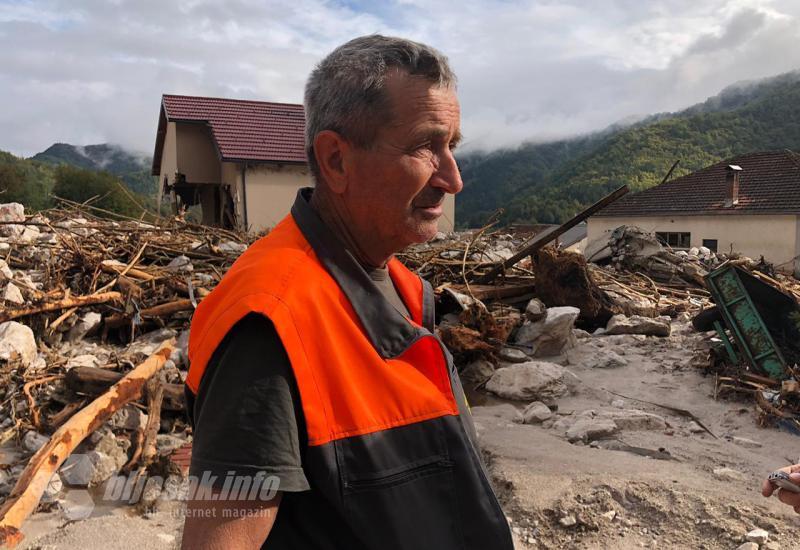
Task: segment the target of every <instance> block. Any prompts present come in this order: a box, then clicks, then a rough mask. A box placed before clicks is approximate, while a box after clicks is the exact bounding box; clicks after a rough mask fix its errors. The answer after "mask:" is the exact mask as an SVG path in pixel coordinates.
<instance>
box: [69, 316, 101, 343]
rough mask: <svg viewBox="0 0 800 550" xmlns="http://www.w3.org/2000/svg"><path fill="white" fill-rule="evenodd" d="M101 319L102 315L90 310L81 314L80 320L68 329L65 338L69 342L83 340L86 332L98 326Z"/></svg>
mask: <svg viewBox="0 0 800 550" xmlns="http://www.w3.org/2000/svg"><path fill="white" fill-rule="evenodd" d="M102 319H103V316H102V315H100V314H99V313H97V312H95V311H90V312H88V313H86V314H85V315H82V316H81V318H80V320H79V321H78V322H77V323H75V324H74V325H73V326H72V328H71V329H69V333H68V334H67V340H68V341H70V342H77V341H79V340H83V338H85V337H86V335H87V334H89V333H90V332H92V331H93V330H95V329H96V328H97V327H98V326H100V321H102Z"/></svg>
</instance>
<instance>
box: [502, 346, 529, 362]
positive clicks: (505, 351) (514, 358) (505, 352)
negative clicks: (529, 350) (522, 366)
mask: <svg viewBox="0 0 800 550" xmlns="http://www.w3.org/2000/svg"><path fill="white" fill-rule="evenodd" d="M497 356H498V357H499V358H500V360H501V361H506V362H508V363H525V362H527V361H530V360H531V358H530V357H528V356H527V355H526V354H525V352H524V351H521V350H518V349H514V348H502V349H501V350H500V353H498V354H497Z"/></svg>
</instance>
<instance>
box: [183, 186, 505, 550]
mask: <svg viewBox="0 0 800 550" xmlns="http://www.w3.org/2000/svg"><path fill="white" fill-rule="evenodd" d="M311 192H312V190H311V189H304V190H301V191H300V192H299V193H298V197H297V200H296V202H295V205H294V207H293V208H292V212H291V214H290V215H289V216H287V217H286V218H285V219H284V220H283V221H281V222H280V223H279V224H278V226H276V227H275V229H273V230H272V231H271V232H270V233H269V234H268V235H267V236H266V237H264V238H262V239H260V240H259V241H257V242H256V243H254V244H253V245H252V246H251V247H250V248H248V250H247V251H246V252H245V253H244V254H242V256H241V257H240V258H239V259H238V260H237V261H236V262H235V263H234V264H233V266H232V267H231V269H230V270H229V271H228V272H227V273H226V275H225V277H224V278H223V279H222V281H221V282H220V283H219V285H217V287H216V288H215V289H214V291H213V292H211V294H209V295H208V296H207V297H206V298H205V299H204V300H203V301H202V302H201V303H200V305H199V306H198V308H197V310H196V312H195V315H194V318H193V320H192V326H191V332H190V340H189V360H190V369H189V374H188V376H187V379H186V384H187V386H188V388H189V389H190V390H191V391H192V392H193V393H194V394H196V393H197V391H198V389H199V387H200V381H201V379H202V376H203V372H204V370H205V367H206V365H207V364H208V361H209V360H210V358H211V355H212V354H213V353H214V351H215V349H216V348H217V346H218V345H219V344H220V342H222V339H223V338H224V337H225V335H226V334H227V333H228V331H229V330H230V329H231V328H232V327H233V326H234V324H236V322H237V321H239V320H240V319H242V318H243V317H244V316H246V315H247V314H249V313H253V312H256V313H261V314H262V315H264V316H266V317H268V318H269V319H270V320H271V321H272V323H273V325H274V326H275V329H276V331H277V333H278V336H279V337H280V339H281V342H282V343H283V346H284V348H285V349H286V352H287V355H288V357H289V360H290V362H291V365H292V370H293V373H294V376H295V378H296V380H297V386H298V390H299V394H300V400H301V402H302V410H303V415H304V419H305V426H306V430H307V437H308V447H307V451H306V453H305V456H304V457H303V468H304V472H305V474H306V477H307V478H308V480H309V483H310V485H311V488H312V490H311V491H308V492H305V493H284V495H283V499H282V501H281V505H280V508H279V514H278V517H277V519H276V523H275V525H274V527H273V530H272V532H271V534H270V536H269V538H268V540H267V542H266V543H265V545H264V548H347V549H356V548H375V549H378V548H379V549H381V550H384V549H387V548H397V549H398V550H399V549H421V548H436V549H449V548H453V549H456V548H459V549H472V548H474V549H478V548H480V549H485V548H493V549H494V548H509V549H510V548H512V543H511V537H510V533H509V531H508V525H507V523H506V521H505V516H504V515H503V513H502V511H501V509H500V507H499V504H498V503H497V499H496V498H495V496H494V493H493V492H492V489H491V487H490V485H489V482H488V480H487V476H486V472H485V469H484V468H483V465H482V463H481V461H480V459H479V458H478V453H477V451H476V448H475V444H474V427H473V425H472V421H471V418H470V416H469V412H468V409H467V407H466V403H465V399H464V397H463V390H462V388H461V386H460V382H459V381H458V375H457V374H456V373H455V369H454V367H453V362H452V357H451V356H450V354H449V353H448V352H447V350H446V349H445V347H444V345H443V344H442V342H441V341H440V340H439V339H438V337H437V336H435V335H434V334H433V333H432V331H433V292H432V289H431V287H430V285H429V284H428V283H427V282H425V281H423V280H422V279H421V278H420V277H418V276H417V275H415V274H413V273H411V272H410V271H409V270H408V269H406V268H405V267H404V266H403V265H402V264H401V263H400V262H399V261H398V260H396V259H392V260H391V261H390V262H389V264H388V268H389V274H390V277H391V279H392V281H393V283H394V284H395V287H396V288H397V290H398V293H399V294H400V297H401V298H402V299H403V302H404V303H405V304H406V306H407V308H408V311H409V313H410V314H411V319H407V318H405V317H404V316H403V315H401V314H400V313H399V312H398V311H397V310H396V309H395V308H394V307H392V306H391V304H390V303H389V302H388V301H387V300H386V299H385V298H384V297H383V296H382V294H381V293H380V291H379V290H378V289H377V287H375V285H374V284H373V283H372V281H371V280H370V278H369V276H368V275H367V274H366V272H365V271H364V270H363V269H362V268H361V267H360V265H358V263H357V262H356V261H355V259H354V258H353V257H352V256H351V255H350V253H349V252H347V251H346V250H345V249H344V247H343V246H342V245H341V244H340V243H339V242H338V241H336V240H335V237H334V236H333V235H332V234H331V233H330V232H329V231H328V230H327V229H326V228H325V227H324V225H323V224H322V222H321V220H320V219H319V218H318V216H317V215H316V213H315V212H313V210H312V209H311V208H310V206H309V204H308V198H309V197H310V193H311ZM265 360H268V358H265ZM315 511H316V512H315ZM317 514H320V515H322V516H324V518H321V517H316V515H317ZM326 541H327V542H326Z"/></svg>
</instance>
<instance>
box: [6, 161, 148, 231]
mask: <svg viewBox="0 0 800 550" xmlns="http://www.w3.org/2000/svg"><path fill="white" fill-rule="evenodd" d="M55 197H61V198H64V199H68V200H71V201H75V202H80V203H83V202H86V201H89V200H91V205H92V206H95V207H97V208H99V209H102V210H107V211H109V212H113V213H116V214H121V215H124V216H130V217H139V216H140V215H141V214H142V213H143V210H142V208H143V207H144V208H147V209H148V210H150V211H154V210H155V202H156V201H155V197H153V196H146V195H141V194H138V193H136V192H135V191H133V190H131V189H129V188H128V187H127V185H126V184H125V183H124V181H123V180H122V179H120V178H119V177H117V176H115V175H114V174H111V173H110V172H105V171H99V172H97V171H92V170H86V169H83V168H78V167H75V166H70V165H67V164H59V165H55V166H54V165H52V164H48V163H43V162H38V161H33V160H28V159H21V158H18V157H15V156H14V155H12V154H10V153H6V152H2V151H0V203H7V202H19V203H22V204H23V205H25V208H26V210H27V211H38V210H44V209H47V208H52V207H53V206H56V205H57V200H56V198H55ZM137 203H138V204H137ZM140 205H141V206H140ZM97 213H98V215H102V213H101V212H100V211H97Z"/></svg>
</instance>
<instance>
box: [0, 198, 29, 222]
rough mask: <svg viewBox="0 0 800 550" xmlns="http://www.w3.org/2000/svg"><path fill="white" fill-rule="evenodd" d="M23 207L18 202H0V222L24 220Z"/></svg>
mask: <svg viewBox="0 0 800 550" xmlns="http://www.w3.org/2000/svg"><path fill="white" fill-rule="evenodd" d="M24 221H25V207H24V206H22V205H21V204H20V203H18V202H8V203H6V204H0V222H24Z"/></svg>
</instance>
